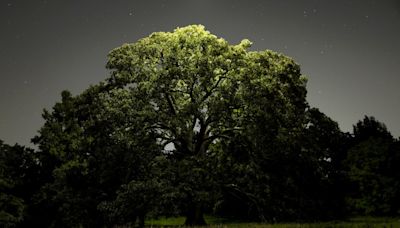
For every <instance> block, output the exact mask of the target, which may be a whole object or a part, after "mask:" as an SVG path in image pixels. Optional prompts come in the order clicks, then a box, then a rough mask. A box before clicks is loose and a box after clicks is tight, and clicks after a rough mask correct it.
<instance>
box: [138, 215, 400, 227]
mask: <svg viewBox="0 0 400 228" xmlns="http://www.w3.org/2000/svg"><path fill="white" fill-rule="evenodd" d="M205 219H206V222H207V224H208V226H207V227H211V228H213V227H215V228H217V227H221V228H225V227H227V228H228V227H229V228H230V227H232V228H242V227H243V228H244V227H250V228H251V227H253V228H262V227H265V228H318V227H321V228H331V227H338V228H339V227H343V228H350V227H351V228H400V218H374V217H360V218H353V219H349V220H348V221H332V222H322V223H276V224H261V223H244V222H243V223H242V222H230V221H229V220H226V219H222V218H215V217H210V216H206V217H205ZM184 222H185V218H184V217H177V218H159V219H153V220H147V221H146V226H147V227H183V226H182V224H184Z"/></svg>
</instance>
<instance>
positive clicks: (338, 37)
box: [0, 0, 400, 146]
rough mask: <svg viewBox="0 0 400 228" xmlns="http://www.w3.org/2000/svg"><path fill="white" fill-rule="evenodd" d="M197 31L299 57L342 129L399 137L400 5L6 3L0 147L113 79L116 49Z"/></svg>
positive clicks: (228, 0)
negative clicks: (66, 97)
mask: <svg viewBox="0 0 400 228" xmlns="http://www.w3.org/2000/svg"><path fill="white" fill-rule="evenodd" d="M190 24H203V25H204V26H205V27H206V29H208V30H209V31H210V32H211V33H213V34H215V35H217V36H219V37H223V38H225V39H226V40H228V41H229V42H230V43H231V44H236V43H238V42H239V41H240V40H242V39H244V38H248V39H250V40H251V41H252V42H253V46H252V50H264V49H271V50H274V51H278V52H282V53H284V54H286V55H288V56H290V57H293V58H294V59H295V60H296V61H297V62H298V63H299V64H300V65H301V67H302V71H303V73H304V74H305V75H307V76H308V79H309V81H308V85H307V88H308V95H307V99H308V101H309V103H310V104H311V106H314V107H317V108H319V109H320V110H321V111H322V112H324V113H325V114H327V115H328V116H330V117H331V118H332V119H334V120H336V121H338V123H339V125H340V127H341V129H342V130H344V131H351V130H352V125H353V124H355V123H356V122H357V121H358V120H360V119H362V118H363V117H364V115H372V116H375V117H376V119H377V120H379V121H381V122H384V123H385V124H386V125H387V127H388V129H389V130H390V131H391V132H392V134H393V135H394V136H395V137H398V136H399V135H400V121H399V117H400V105H399V104H400V102H399V101H400V89H399V86H400V73H399V67H400V1H399V0H359V1H350V0H348V1H345V0H307V1H306V0H291V1H289V0H274V1H269V0H241V1H238V0H198V1H194V0H164V1H163V0H158V1H156V0H142V1H133V0H130V1H129V0H93V1H89V0H47V1H46V0H0V69H1V71H0V110H1V111H0V139H2V140H4V141H5V142H6V143H8V144H14V143H20V144H23V145H28V146H30V145H31V144H30V139H31V138H32V137H33V136H34V135H36V134H37V131H38V130H39V128H40V127H41V126H42V124H43V120H42V117H41V113H42V110H43V108H46V109H50V108H51V107H52V106H53V105H54V104H55V102H56V101H59V100H60V93H61V91H62V90H65V89H67V90H70V91H71V92H72V93H73V94H79V93H81V92H82V91H83V90H84V89H86V88H87V87H88V86H89V85H90V84H96V83H98V82H99V81H101V80H103V79H105V78H106V77H107V76H108V71H107V70H106V69H105V67H104V66H105V63H106V56H107V53H108V52H109V51H110V50H111V49H113V48H115V47H118V46H120V45H122V44H123V43H131V42H135V41H136V40H138V39H140V38H142V37H146V36H148V35H149V34H151V33H152V32H157V31H172V30H173V29H175V28H176V27H183V26H186V25H190Z"/></svg>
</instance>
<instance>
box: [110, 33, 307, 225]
mask: <svg viewBox="0 0 400 228" xmlns="http://www.w3.org/2000/svg"><path fill="white" fill-rule="evenodd" d="M250 44H251V43H250V41H248V40H243V41H242V42H240V44H238V45H229V44H228V42H226V41H225V40H223V39H221V38H217V37H216V36H214V35H212V34H210V33H209V32H208V31H206V30H204V27H203V26H188V27H184V28H179V29H176V30H175V31H174V32H173V33H165V32H158V33H153V34H152V35H150V36H149V37H147V38H144V39H141V40H139V41H138V42H136V43H134V44H125V45H123V46H122V47H119V48H116V49H114V50H113V51H111V53H110V54H109V61H108V64H107V67H108V68H109V69H111V71H112V76H111V77H110V78H109V80H108V82H107V83H108V84H109V85H112V87H113V88H114V89H112V91H111V92H110V93H108V94H107V95H106V96H105V99H106V100H108V103H109V105H110V108H112V109H120V108H121V107H125V106H128V107H131V106H132V105H133V104H134V105H135V106H134V108H132V109H133V110H134V111H131V112H130V116H129V117H127V118H130V119H131V120H132V124H133V123H134V122H137V121H140V122H141V124H142V126H141V127H142V129H146V130H147V131H149V132H152V133H153V134H154V135H155V137H157V142H158V143H159V144H160V145H162V147H163V148H164V151H165V154H166V155H168V157H169V159H170V160H171V162H174V163H175V165H174V167H177V168H176V173H175V174H176V175H175V178H176V179H175V181H176V182H177V183H176V185H177V188H178V189H179V192H180V193H181V195H182V197H183V199H181V202H184V203H183V205H182V207H181V208H182V209H184V210H185V213H186V216H187V220H186V224H189V225H191V224H202V223H204V219H203V216H202V210H203V208H204V207H205V206H206V204H207V199H209V198H210V197H212V195H210V194H212V189H215V188H214V185H215V183H216V182H218V181H219V180H216V179H215V176H213V171H210V170H207V168H211V169H216V168H217V167H208V165H209V164H212V163H211V162H210V161H212V160H214V159H215V157H216V156H218V153H221V152H222V151H221V150H218V148H219V144H220V143H221V142H224V141H228V140H232V139H233V138H234V136H235V135H236V136H237V137H241V138H243V140H245V141H248V146H249V147H251V148H249V150H250V151H253V152H256V151H257V149H259V148H261V147H263V146H264V147H265V146H271V147H279V146H281V147H283V146H284V145H283V144H285V143H288V142H289V141H290V139H291V137H292V135H293V137H295V136H294V135H296V133H298V131H299V130H300V129H301V127H302V121H303V119H304V113H305V109H306V107H307V105H306V102H305V95H306V88H305V82H306V80H305V77H304V76H302V75H301V73H300V68H299V66H298V65H297V64H296V63H295V62H294V61H293V60H292V59H290V58H288V57H286V56H283V55H281V54H278V53H275V52H272V51H261V52H253V51H248V50H247V49H248V48H249V47H250ZM260 152H263V151H260ZM269 152H270V153H272V152H273V149H270V150H269ZM262 156H268V155H265V154H264V155H258V157H262Z"/></svg>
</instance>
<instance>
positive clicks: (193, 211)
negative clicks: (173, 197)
mask: <svg viewBox="0 0 400 228" xmlns="http://www.w3.org/2000/svg"><path fill="white" fill-rule="evenodd" d="M185 225H186V226H203V225H206V220H204V216H203V207H202V205H201V204H200V203H193V204H192V205H190V206H189V208H188V211H187V214H186V221H185Z"/></svg>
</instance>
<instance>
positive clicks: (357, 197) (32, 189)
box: [0, 26, 400, 227]
mask: <svg viewBox="0 0 400 228" xmlns="http://www.w3.org/2000/svg"><path fill="white" fill-rule="evenodd" d="M250 45H251V43H250V42H249V41H248V40H244V41H242V42H241V43H240V44H238V45H229V44H228V43H227V42H226V41H225V40H223V39H221V38H217V37H216V36H214V35H212V34H210V33H209V32H208V31H205V30H204V28H203V27H202V26H188V27H185V28H180V29H176V30H175V31H174V32H172V33H162V32H160V33H154V34H152V35H150V36H149V37H147V38H144V39H141V40H139V41H138V42H137V43H135V44H126V45H123V46H121V47H119V48H116V49H114V50H112V51H111V52H110V54H109V56H108V63H107V68H108V69H110V71H111V76H110V77H109V78H107V79H106V80H105V81H103V82H100V83H99V84H97V85H94V86H91V87H89V88H88V89H87V90H86V91H84V92H83V93H82V94H79V95H77V96H73V95H72V94H71V93H69V92H68V91H64V92H62V99H61V101H60V102H58V103H56V104H55V105H54V107H53V109H52V110H50V111H47V110H45V111H44V113H43V118H44V120H45V124H44V125H43V127H42V128H41V129H40V130H39V132H38V135H37V136H35V137H34V138H33V139H32V142H33V143H34V144H36V145H37V147H38V149H36V150H33V149H30V148H26V147H23V146H20V145H14V146H10V145H6V144H5V143H3V142H2V141H0V189H1V191H0V226H4V227H113V226H116V225H128V226H129V225H131V226H143V225H144V220H145V218H149V217H157V216H185V217H186V222H185V223H186V225H201V224H205V220H204V216H203V215H204V214H212V215H215V216H221V217H226V218H232V219H235V220H238V219H242V220H248V221H259V222H280V221H304V222H305V221H323V220H334V219H346V218H348V217H351V216H358V215H373V216H399V213H400V176H399V175H400V141H399V139H395V138H394V137H393V136H392V135H391V133H390V132H389V131H388V130H387V129H386V127H385V125H384V124H383V123H381V122H379V121H378V120H376V119H374V118H373V117H368V116H365V117H364V119H362V120H360V121H359V122H358V123H356V124H355V125H354V127H353V132H352V133H344V132H342V131H341V130H340V129H339V127H338V124H337V123H336V122H335V121H334V120H332V119H330V118H329V117H327V116H326V115H325V114H323V113H322V112H320V111H319V110H318V109H316V108H312V107H310V106H309V105H308V103H307V102H306V80H305V78H304V76H303V75H301V73H300V67H299V66H298V65H297V64H296V63H295V62H294V61H293V60H292V59H290V58H288V57H286V56H283V55H281V54H278V53H275V52H272V51H261V52H251V51H248V50H247V49H248V48H249V47H250Z"/></svg>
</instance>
